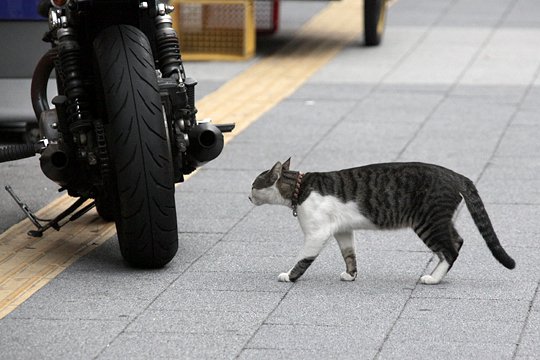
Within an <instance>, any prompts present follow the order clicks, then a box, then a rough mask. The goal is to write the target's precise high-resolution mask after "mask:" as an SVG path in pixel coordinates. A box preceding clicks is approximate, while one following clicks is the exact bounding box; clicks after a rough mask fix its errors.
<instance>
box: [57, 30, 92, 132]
mask: <svg viewBox="0 0 540 360" xmlns="http://www.w3.org/2000/svg"><path fill="white" fill-rule="evenodd" d="M58 60H59V62H60V68H61V72H62V76H63V82H64V92H65V95H66V97H67V102H66V114H67V119H68V124H69V129H70V130H71V131H72V132H73V133H74V134H79V135H80V138H79V140H80V141H81V142H83V141H84V140H83V136H82V134H84V133H86V132H87V131H89V130H91V128H92V120H91V116H90V104H89V102H88V96H87V94H86V91H85V89H84V87H83V80H82V71H81V65H80V63H81V48H80V46H79V43H78V42H77V39H76V36H75V31H74V30H73V29H72V28H69V27H68V28H62V29H59V30H58Z"/></svg>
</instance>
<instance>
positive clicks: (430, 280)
mask: <svg viewBox="0 0 540 360" xmlns="http://www.w3.org/2000/svg"><path fill="white" fill-rule="evenodd" d="M439 282H440V280H437V279H435V278H434V277H433V276H431V275H424V276H422V277H421V278H420V283H421V284H425V285H437V284H438V283H439Z"/></svg>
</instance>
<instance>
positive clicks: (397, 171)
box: [250, 159, 515, 284]
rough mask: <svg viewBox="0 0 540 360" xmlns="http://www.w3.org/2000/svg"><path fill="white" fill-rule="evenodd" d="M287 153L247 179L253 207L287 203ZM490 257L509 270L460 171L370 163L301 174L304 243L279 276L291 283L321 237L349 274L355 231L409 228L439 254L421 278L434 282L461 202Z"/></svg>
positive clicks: (451, 254)
mask: <svg viewBox="0 0 540 360" xmlns="http://www.w3.org/2000/svg"><path fill="white" fill-rule="evenodd" d="M289 166H290V159H289V160H287V161H286V162H285V163H283V164H281V163H280V162H278V163H276V164H275V165H274V167H273V168H272V169H270V170H268V171H265V172H263V173H262V174H260V175H259V176H258V177H257V178H256V179H255V181H254V183H253V188H252V192H251V196H250V200H251V201H252V202H253V203H254V204H255V205H262V204H280V205H285V206H289V207H290V206H291V205H292V201H291V198H292V193H293V190H294V187H295V185H296V181H297V178H298V172H297V171H292V170H290V169H289ZM462 199H464V200H465V204H466V206H467V208H468V210H469V212H470V213H471V216H472V218H473V220H474V222H475V224H476V226H477V227H478V230H479V231H480V233H481V234H482V236H483V238H484V240H485V241H486V244H487V246H488V247H489V249H490V250H491V252H492V254H493V256H494V257H495V258H496V259H497V260H498V261H499V262H500V263H501V264H502V265H504V266H505V267H507V268H509V269H513V268H514V267H515V262H514V260H513V259H512V258H511V257H510V256H509V255H508V254H507V253H506V252H505V250H504V249H503V248H502V246H501V244H500V242H499V240H498V238H497V235H496V234H495V231H494V229H493V226H492V224H491V221H490V219H489V216H488V214H487V212H486V210H485V208H484V205H483V203H482V200H481V198H480V196H479V195H478V191H477V190H476V187H475V186H474V184H473V182H472V181H470V180H469V179H468V178H466V177H465V176H463V175H460V174H458V173H455V172H453V171H452V170H449V169H446V168H443V167H441V166H437V165H431V164H424V163H385V164H372V165H367V166H362V167H357V168H352V169H345V170H340V171H333V172H324V173H322V172H311V173H306V174H305V175H304V176H303V179H302V183H301V188H300V193H299V197H298V220H299V222H300V225H301V227H302V230H303V232H304V236H305V241H304V243H305V244H304V247H303V249H302V250H301V252H300V254H299V255H298V259H297V264H296V265H295V266H294V267H293V268H292V269H291V270H290V271H289V272H287V273H283V274H280V276H279V280H280V281H295V280H296V279H298V278H299V277H300V276H301V275H302V274H303V273H304V271H306V270H307V268H308V267H309V265H311V263H312V262H313V260H314V259H315V258H316V257H317V255H319V253H320V251H321V250H322V248H323V247H324V245H325V244H326V243H327V242H328V240H329V239H330V238H332V237H335V238H336V240H337V241H338V244H339V246H340V249H341V251H342V254H343V258H344V260H345V263H346V271H345V272H344V273H343V274H342V275H341V279H342V280H354V279H355V278H356V255H355V251H354V238H353V235H352V231H353V230H354V229H365V228H377V229H398V228H406V227H410V228H412V229H413V230H414V231H415V233H416V234H417V235H418V236H419V237H420V239H422V241H423V242H424V243H425V244H426V245H427V246H428V247H429V248H430V249H431V250H432V251H433V252H434V253H435V254H436V255H437V256H438V257H439V259H440V263H439V265H437V267H436V268H435V270H434V271H433V273H432V274H430V275H425V276H423V277H422V278H421V279H420V281H421V282H422V283H425V284H437V283H439V282H440V281H441V279H442V278H443V277H444V276H445V275H446V273H447V272H448V270H450V269H451V267H452V265H453V264H454V262H455V260H456V259H457V257H458V255H459V250H460V248H461V245H462V244H463V239H462V238H461V237H460V236H459V234H458V232H457V231H456V229H455V228H454V224H453V220H452V218H453V216H454V214H455V212H456V209H457V207H458V205H459V204H460V202H461V200H462Z"/></svg>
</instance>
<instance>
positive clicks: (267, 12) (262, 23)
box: [254, 0, 279, 34]
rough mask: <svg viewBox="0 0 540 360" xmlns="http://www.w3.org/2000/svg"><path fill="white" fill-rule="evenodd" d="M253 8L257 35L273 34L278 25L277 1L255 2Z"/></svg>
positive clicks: (257, 0) (264, 0)
mask: <svg viewBox="0 0 540 360" xmlns="http://www.w3.org/2000/svg"><path fill="white" fill-rule="evenodd" d="M254 6H255V27H256V29H257V33H259V34H273V33H275V32H276V31H277V30H278V24H279V0H255V1H254Z"/></svg>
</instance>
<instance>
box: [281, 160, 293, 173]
mask: <svg viewBox="0 0 540 360" xmlns="http://www.w3.org/2000/svg"><path fill="white" fill-rule="evenodd" d="M290 167H291V158H288V159H287V161H285V162H284V163H283V165H282V168H283V170H289V168H290Z"/></svg>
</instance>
